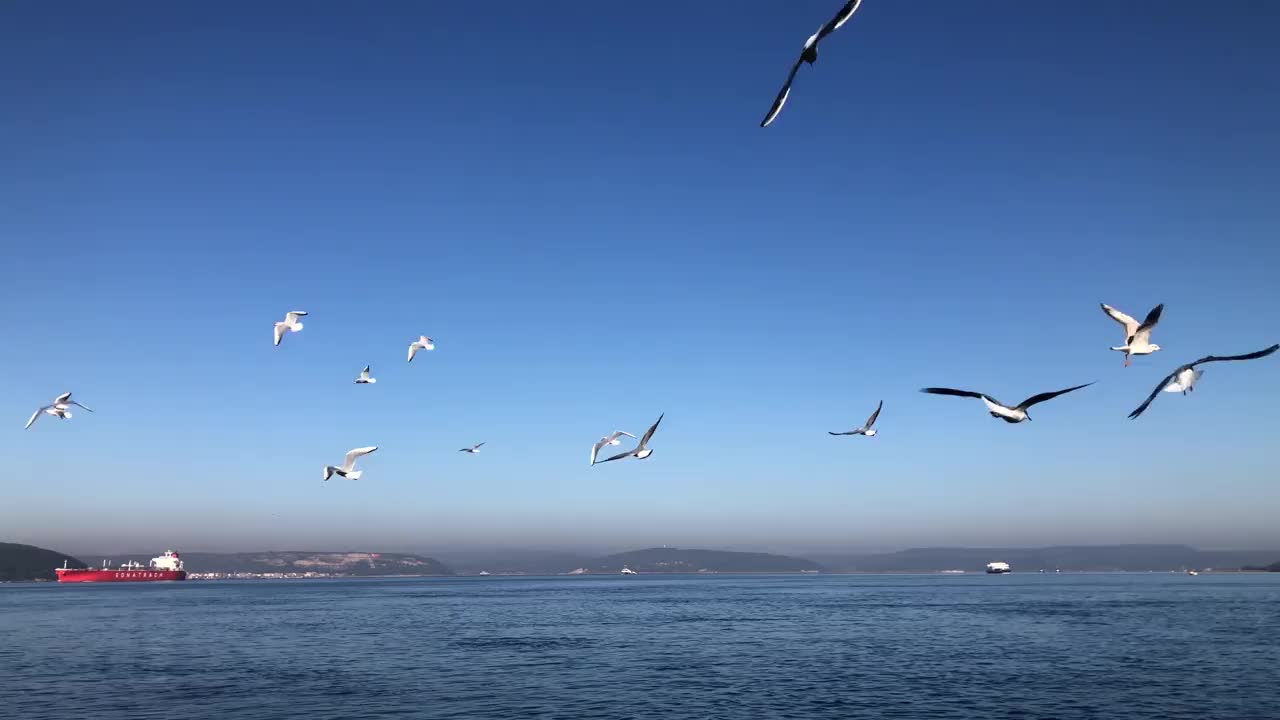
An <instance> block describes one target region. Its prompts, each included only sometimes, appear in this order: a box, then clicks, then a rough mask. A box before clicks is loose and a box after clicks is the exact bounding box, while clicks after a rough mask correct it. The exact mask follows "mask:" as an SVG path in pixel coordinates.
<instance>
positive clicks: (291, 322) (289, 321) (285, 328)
mask: <svg viewBox="0 0 1280 720" xmlns="http://www.w3.org/2000/svg"><path fill="white" fill-rule="evenodd" d="M306 316H307V313H305V312H304V311H302V310H290V311H289V312H287V313H285V314H284V322H278V323H276V334H275V338H276V345H279V344H280V341H281V340H283V339H284V334H285V333H286V332H298V331H299V330H301V329H302V323H300V322H298V318H302V317H306Z"/></svg>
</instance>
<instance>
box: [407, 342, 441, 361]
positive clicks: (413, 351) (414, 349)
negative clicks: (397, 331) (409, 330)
mask: <svg viewBox="0 0 1280 720" xmlns="http://www.w3.org/2000/svg"><path fill="white" fill-rule="evenodd" d="M435 349H436V341H435V340H432V339H431V338H429V337H427V336H426V335H423V336H422V337H420V338H418V339H417V340H414V341H413V342H411V343H409V362H413V356H414V355H417V354H418V351H419V350H435Z"/></svg>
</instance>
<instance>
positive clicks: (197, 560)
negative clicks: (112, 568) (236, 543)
mask: <svg viewBox="0 0 1280 720" xmlns="http://www.w3.org/2000/svg"><path fill="white" fill-rule="evenodd" d="M107 559H108V560H110V561H111V563H112V564H119V563H121V562H125V561H127V560H139V561H141V562H143V563H146V562H147V560H148V559H149V558H140V557H134V556H119V557H111V558H107ZM182 561H183V563H184V564H185V565H186V569H187V571H188V572H195V573H305V572H320V573H329V574H332V575H352V576H374V575H452V574H453V570H452V569H451V568H449V567H448V566H447V565H445V564H444V563H442V562H440V561H439V560H436V559H435V558H431V557H424V556H421V555H407V554H402V553H367V552H311V551H292V550H291V551H282V552H248V553H202V552H184V553H182Z"/></svg>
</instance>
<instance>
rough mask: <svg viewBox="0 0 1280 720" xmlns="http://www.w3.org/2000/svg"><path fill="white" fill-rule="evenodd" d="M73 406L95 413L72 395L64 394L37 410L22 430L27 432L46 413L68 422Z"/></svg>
mask: <svg viewBox="0 0 1280 720" xmlns="http://www.w3.org/2000/svg"><path fill="white" fill-rule="evenodd" d="M72 405H75V406H76V407H78V408H83V409H85V410H88V411H89V412H93V411H92V410H89V408H87V407H85V406H84V405H81V404H80V403H78V402H76V401H75V400H72V399H71V393H69V392H67V393H62V394H61V395H59V396H58V397H56V398H54V399H53V402H51V403H49V404H48V405H45V406H43V407H40V408H37V409H36V411H35V412H33V413H31V417H30V418H28V419H27V424H26V425H25V426H23V428H22V429H23V430H26V429H28V428H30V427H31V426H32V425H34V424H35V422H36V420H39V419H40V414H41V413H44V414H45V415H51V416H53V417H56V418H58V419H59V420H66V419H68V418H70V417H71V411H70V408H71V406H72Z"/></svg>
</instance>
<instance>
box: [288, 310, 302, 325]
mask: <svg viewBox="0 0 1280 720" xmlns="http://www.w3.org/2000/svg"><path fill="white" fill-rule="evenodd" d="M306 316H307V313H306V312H304V311H302V310H290V311H289V312H287V313H285V315H284V321H285V322H287V323H290V324H292V323H296V322H298V318H300V317H306Z"/></svg>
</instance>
